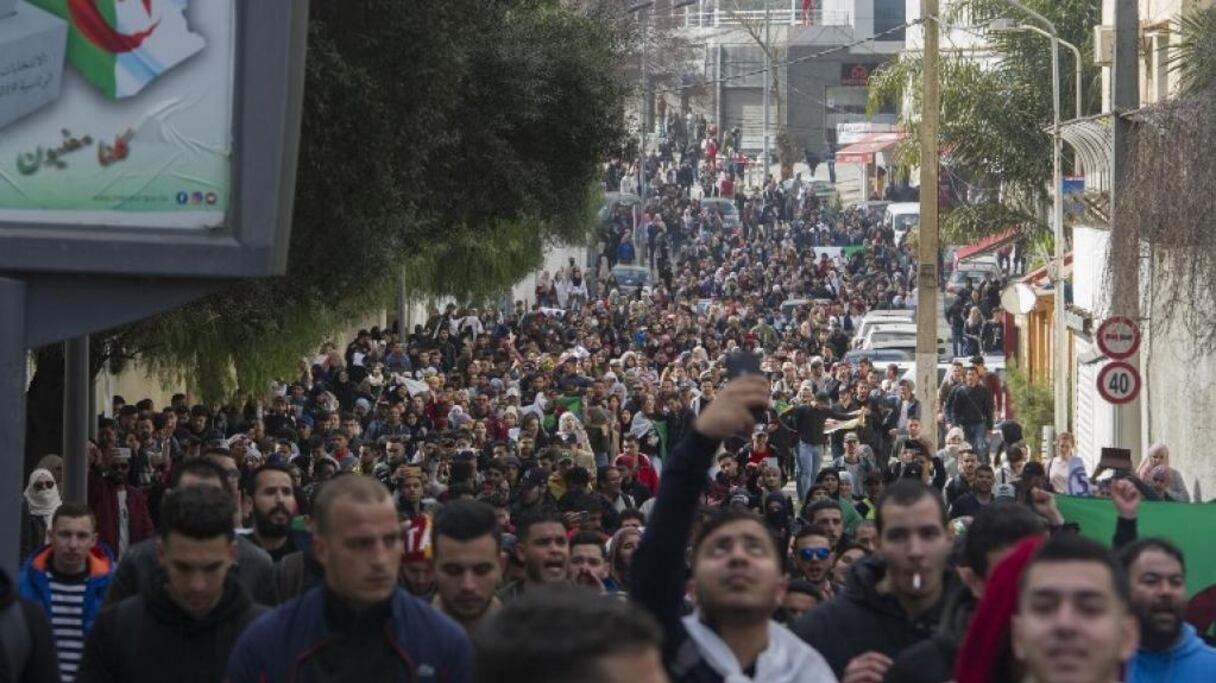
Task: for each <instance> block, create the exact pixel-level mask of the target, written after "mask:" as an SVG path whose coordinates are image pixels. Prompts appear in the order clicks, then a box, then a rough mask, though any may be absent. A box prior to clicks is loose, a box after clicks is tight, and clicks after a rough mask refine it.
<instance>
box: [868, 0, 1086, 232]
mask: <svg viewBox="0 0 1216 683" xmlns="http://www.w3.org/2000/svg"><path fill="white" fill-rule="evenodd" d="M1025 4H1026V5H1027V6H1029V7H1031V8H1032V9H1034V10H1036V11H1038V12H1040V13H1041V14H1043V15H1044V16H1046V17H1047V18H1048V19H1049V20H1051V21H1052V22H1053V23H1055V25H1056V28H1057V30H1058V31H1059V35H1060V37H1061V38H1063V39H1064V40H1067V41H1069V42H1071V43H1073V44H1075V45H1077V46H1078V48H1080V50H1081V53H1082V55H1084V54H1088V51H1089V50H1090V49H1091V47H1090V45H1091V42H1090V41H1091V40H1092V38H1091V33H1092V30H1093V26H1094V25H1096V24H1097V23H1099V20H1100V14H1099V11H1100V7H1099V5H1098V3H1094V2H1090V1H1089V0H1026V3H1025ZM1013 12H1015V10H1013V9H1011V8H1010V7H1009V5H1008V4H1006V3H1005V2H1003V1H1002V0H961V1H960V2H957V3H953V4H952V6H951V9H950V11H949V12H948V13H947V14H946V16H945V17H944V18H943V26H942V31H943V33H944V32H945V31H946V30H947V29H948V28H949V27H950V26H956V27H957V26H963V27H964V29H965V30H967V31H970V32H974V33H977V34H980V35H985V36H986V38H987V40H988V42H989V44H990V45H991V48H992V53H993V55H994V59H993V60H992V61H991V63H988V62H980V61H977V60H976V59H975V58H974V57H973V56H972V55H968V54H963V53H961V52H959V51H955V50H952V46H951V45H950V43H949V42H948V41H944V42H943V44H942V53H941V61H940V67H939V77H940V80H941V112H940V119H939V120H940V124H939V133H938V134H939V141H938V144H939V146H940V148H941V149H942V150H943V152H944V155H943V156H944V159H943V161H944V163H945V165H946V168H947V173H948V177H947V178H944V179H943V180H944V182H948V183H953V184H956V185H959V186H962V187H963V188H965V189H966V190H967V192H966V195H967V196H968V198H969V201H968V202H967V203H965V204H964V205H963V206H961V207H958V208H956V209H955V210H953V211H948V212H946V213H945V214H944V215H943V219H944V220H943V224H942V232H943V237H945V238H946V239H950V240H953V241H957V242H965V241H971V240H974V239H977V238H980V237H984V236H987V235H991V234H994V233H998V232H1001V231H1004V230H1006V229H1008V228H1009V227H1011V226H1013V227H1017V228H1018V229H1019V230H1021V231H1023V232H1024V233H1027V234H1033V233H1035V232H1037V231H1045V230H1046V225H1045V224H1044V223H1043V221H1042V219H1041V218H1040V216H1042V215H1044V214H1043V212H1042V210H1041V207H1042V205H1043V204H1044V203H1045V202H1046V201H1047V199H1048V197H1049V191H1050V187H1051V174H1052V148H1051V136H1050V134H1049V130H1050V128H1051V124H1052V89H1051V81H1052V73H1051V50H1050V44H1049V42H1048V41H1047V39H1046V38H1044V37H1042V36H1040V35H1037V34H1034V33H1030V32H1024V31H1018V32H990V31H988V30H987V28H986V27H987V25H988V24H989V23H990V22H991V21H992V20H994V19H996V18H998V17H1010V16H1012V17H1013V18H1014V19H1015V20H1017V21H1022V22H1024V23H1028V24H1029V23H1033V22H1032V21H1031V20H1030V19H1029V18H1028V17H1019V16H1016V15H1013V14H1012V13H1013ZM1060 66H1061V71H1062V76H1063V78H1062V80H1061V84H1060V91H1061V118H1062V119H1064V120H1067V119H1070V118H1072V117H1073V112H1075V95H1074V94H1073V93H1074V92H1075V90H1076V89H1075V75H1074V74H1075V65H1074V64H1073V63H1072V57H1071V52H1068V51H1067V50H1063V49H1062V50H1061V56H1060ZM922 73H923V71H922V60H921V56H920V55H919V54H916V53H905V54H904V55H903V56H901V57H900V58H899V59H898V60H895V61H893V62H891V63H889V64H887V65H884V66H883V67H882V68H880V69H879V70H878V71H877V72H876V73H875V74H874V76H873V77H872V78H871V80H870V102H869V105H868V108H869V110H870V111H871V112H872V111H875V110H877V108H878V107H879V106H881V105H883V104H886V103H889V102H902V103H903V104H904V105H905V106H904V109H903V113H902V117H901V118H902V124H903V125H904V127H905V128H906V129H907V130H908V131H909V132H910V133H911V135H910V136H909V138H908V140H907V141H906V143H905V144H904V145H902V146H901V149H900V150H899V158H900V159H901V162H902V163H904V164H905V165H907V166H912V165H917V164H919V148H918V147H917V143H916V141H917V140H918V130H919V122H920V118H921V83H922ZM1082 73H1083V75H1082V78H1083V83H1082V90H1083V96H1084V98H1085V100H1084V102H1083V103H1082V104H1083V110H1084V111H1086V112H1089V111H1094V110H1096V108H1097V105H1098V102H1099V101H1100V97H1099V96H1098V93H1099V87H1100V83H1099V82H1098V81H1097V80H1096V78H1097V70H1096V67H1095V66H1094V65H1093V64H1089V63H1086V64H1085V65H1084V68H1083V72H1082Z"/></svg>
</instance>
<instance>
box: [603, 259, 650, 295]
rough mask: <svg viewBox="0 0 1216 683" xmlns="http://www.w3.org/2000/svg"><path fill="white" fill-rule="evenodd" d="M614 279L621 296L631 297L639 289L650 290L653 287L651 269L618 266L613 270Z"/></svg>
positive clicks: (624, 265)
mask: <svg viewBox="0 0 1216 683" xmlns="http://www.w3.org/2000/svg"><path fill="white" fill-rule="evenodd" d="M612 278H613V279H614V280H616V285H617V289H619V290H620V291H621V294H626V295H631V294H633V293H634V292H636V291H638V290H639V289H649V288H650V286H651V278H650V269H649V268H647V267H646V266H633V265H626V264H623V263H621V264H617V265H616V266H615V267H614V268H613V269H612Z"/></svg>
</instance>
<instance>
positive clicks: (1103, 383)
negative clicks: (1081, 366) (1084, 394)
mask: <svg viewBox="0 0 1216 683" xmlns="http://www.w3.org/2000/svg"><path fill="white" fill-rule="evenodd" d="M1098 393H1099V394H1101V395H1102V398H1104V399H1106V400H1107V402H1109V403H1113V404H1115V405H1122V404H1124V403H1131V402H1132V401H1134V400H1135V399H1136V396H1138V395H1139V394H1140V373H1139V372H1138V371H1137V370H1136V368H1134V367H1133V366H1131V365H1130V364H1128V363H1124V362H1122V361H1118V362H1114V363H1109V364H1107V366H1106V367H1104V368H1102V371H1101V372H1099V373H1098Z"/></svg>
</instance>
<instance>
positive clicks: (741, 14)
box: [677, 3, 853, 28]
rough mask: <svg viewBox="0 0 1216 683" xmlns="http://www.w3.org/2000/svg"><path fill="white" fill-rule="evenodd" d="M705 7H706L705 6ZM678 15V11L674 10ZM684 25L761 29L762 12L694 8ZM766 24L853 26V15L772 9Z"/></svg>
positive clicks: (817, 10)
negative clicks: (752, 27) (748, 26)
mask: <svg viewBox="0 0 1216 683" xmlns="http://www.w3.org/2000/svg"><path fill="white" fill-rule="evenodd" d="M706 4H708V3H706ZM677 11H680V10H677ZM683 11H684V25H685V26H686V27H688V28H721V27H726V28H729V27H731V26H745V25H750V26H762V25H763V24H764V10H732V9H721V8H709V7H707V8H705V9H704V11H700V10H699V9H698V7H697V6H696V5H693V6H690V7H686V8H684V10H683ZM768 14H769V22H770V24H771V25H773V26H852V25H853V15H852V13H851V12H849V11H848V10H823V9H812V10H810V11H809V12H805V13H804V12H803V11H802V10H801V9H800V8H788V7H787V8H781V9H777V8H773V9H771V10H769V13H768Z"/></svg>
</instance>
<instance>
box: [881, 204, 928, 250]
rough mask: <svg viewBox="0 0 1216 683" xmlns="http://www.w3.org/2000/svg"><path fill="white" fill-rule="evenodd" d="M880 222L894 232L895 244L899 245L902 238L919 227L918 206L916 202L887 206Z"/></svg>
mask: <svg viewBox="0 0 1216 683" xmlns="http://www.w3.org/2000/svg"><path fill="white" fill-rule="evenodd" d="M882 222H883V225H885V226H887V227H889V228H891V230H893V231H894V232H895V244H896V245H898V244H901V243H902V242H903V239H904V236H905V235H907V234H908V232H909V231H910V230H913V229H914V228H916V227H917V226H919V225H920V204H919V203H918V202H896V203H894V204H888V205H887V209H886V211H885V212H884V213H883V217H882Z"/></svg>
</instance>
